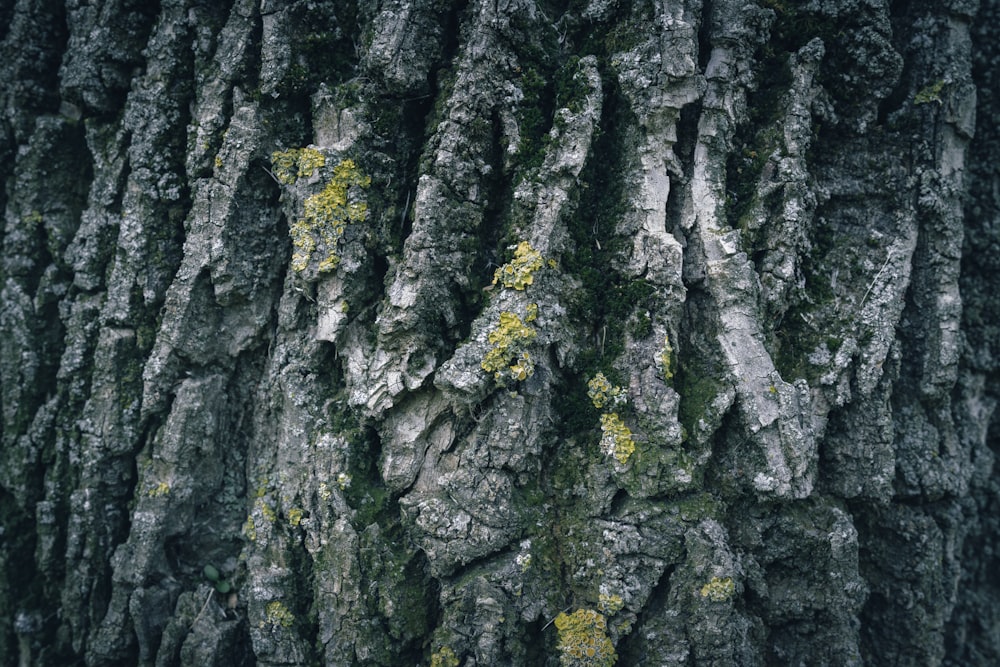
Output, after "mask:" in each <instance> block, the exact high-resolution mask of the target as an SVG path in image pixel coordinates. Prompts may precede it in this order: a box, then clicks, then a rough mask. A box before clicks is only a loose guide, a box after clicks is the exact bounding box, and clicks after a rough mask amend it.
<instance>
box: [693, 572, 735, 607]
mask: <svg viewBox="0 0 1000 667" xmlns="http://www.w3.org/2000/svg"><path fill="white" fill-rule="evenodd" d="M700 592H701V597H703V598H708V599H709V600H711V601H713V602H725V601H726V600H728V599H730V598H731V597H733V595H734V594H735V593H736V584H734V583H733V579H732V577H725V578H720V577H712V579H711V580H710V581H709V582H708V583H707V584H705V585H704V586H702V587H701V591H700Z"/></svg>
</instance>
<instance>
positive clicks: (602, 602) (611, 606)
mask: <svg viewBox="0 0 1000 667" xmlns="http://www.w3.org/2000/svg"><path fill="white" fill-rule="evenodd" d="M624 606H625V601H624V600H623V599H622V596H620V595H615V594H608V593H601V594H600V596H598V598H597V608H598V609H600V610H601V611H602V612H603V613H605V614H608V615H612V614H617V613H618V612H619V611H621V610H622V608H623V607H624Z"/></svg>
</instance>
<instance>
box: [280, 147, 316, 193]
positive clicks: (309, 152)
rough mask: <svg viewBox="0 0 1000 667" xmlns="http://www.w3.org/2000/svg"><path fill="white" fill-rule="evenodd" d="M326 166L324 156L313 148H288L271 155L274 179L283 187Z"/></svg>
mask: <svg viewBox="0 0 1000 667" xmlns="http://www.w3.org/2000/svg"><path fill="white" fill-rule="evenodd" d="M325 165H326V156H325V155H323V154H322V153H320V152H319V151H318V150H316V149H315V148H290V149H288V150H287V151H275V152H273V153H271V169H272V170H273V172H274V177H275V178H277V179H278V181H279V182H280V183H282V184H284V185H291V184H292V183H294V182H295V181H297V180H298V179H300V178H303V177H306V176H312V175H313V173H314V172H315V171H316V170H317V169H322V168H323V167H324V166H325Z"/></svg>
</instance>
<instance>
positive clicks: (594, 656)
mask: <svg viewBox="0 0 1000 667" xmlns="http://www.w3.org/2000/svg"><path fill="white" fill-rule="evenodd" d="M555 626H556V630H557V631H558V633H559V643H558V645H557V648H558V649H559V653H560V656H559V663H560V664H561V665H563V667H611V665H614V664H615V662H616V661H617V660H618V655H617V654H616V653H615V647H614V644H612V643H611V639H610V638H609V637H608V634H607V630H608V623H607V620H606V619H605V618H604V615H603V614H601V613H598V612H596V611H594V610H593V609H577V610H576V611H575V612H573V613H572V614H566V613H565V612H563V613H561V614H559V615H558V616H556V619H555Z"/></svg>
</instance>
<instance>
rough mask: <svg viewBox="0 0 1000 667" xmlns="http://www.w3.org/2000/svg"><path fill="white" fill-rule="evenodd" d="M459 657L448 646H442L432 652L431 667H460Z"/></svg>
mask: <svg viewBox="0 0 1000 667" xmlns="http://www.w3.org/2000/svg"><path fill="white" fill-rule="evenodd" d="M458 664H459V663H458V657H457V656H456V655H455V652H454V651H452V650H451V648H449V647H447V646H442V647H441V648H439V649H438V650H437V651H436V652H434V653H432V654H431V667H458Z"/></svg>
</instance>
